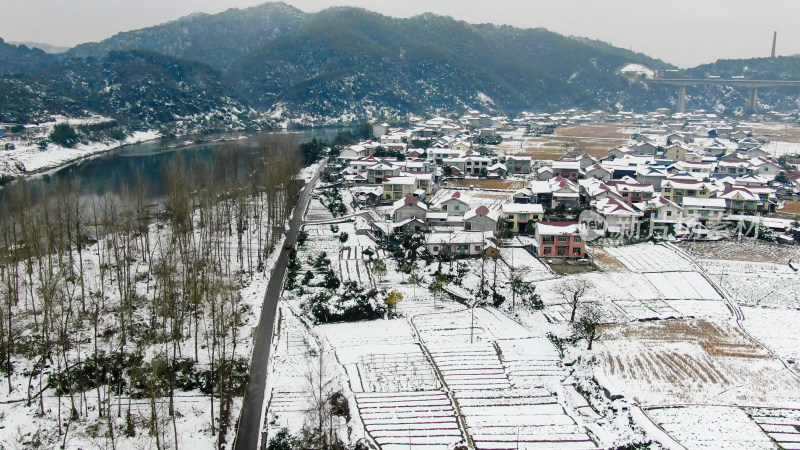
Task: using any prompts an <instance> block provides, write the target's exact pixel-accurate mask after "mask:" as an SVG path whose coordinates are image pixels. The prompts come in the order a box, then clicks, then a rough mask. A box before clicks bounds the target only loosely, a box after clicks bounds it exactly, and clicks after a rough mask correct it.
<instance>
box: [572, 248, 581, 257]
mask: <svg viewBox="0 0 800 450" xmlns="http://www.w3.org/2000/svg"><path fill="white" fill-rule="evenodd" d="M572 254H573V255H578V256H580V254H581V248H580V247H574V248H573V249H572Z"/></svg>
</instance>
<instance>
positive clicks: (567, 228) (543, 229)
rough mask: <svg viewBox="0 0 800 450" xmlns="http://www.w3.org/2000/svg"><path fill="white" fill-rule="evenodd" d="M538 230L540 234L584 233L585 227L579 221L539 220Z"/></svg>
mask: <svg viewBox="0 0 800 450" xmlns="http://www.w3.org/2000/svg"><path fill="white" fill-rule="evenodd" d="M536 231H537V233H538V234H539V235H540V236H560V235H565V234H583V232H584V230H583V227H582V226H581V224H580V223H578V222H537V223H536Z"/></svg>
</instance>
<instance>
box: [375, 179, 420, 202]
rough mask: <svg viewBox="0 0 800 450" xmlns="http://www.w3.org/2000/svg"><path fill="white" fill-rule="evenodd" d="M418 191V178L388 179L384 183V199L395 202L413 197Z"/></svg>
mask: <svg viewBox="0 0 800 450" xmlns="http://www.w3.org/2000/svg"><path fill="white" fill-rule="evenodd" d="M416 190H417V179H416V177H413V176H404V177H391V178H387V179H386V180H384V182H383V199H384V200H388V201H390V202H394V201H397V200H401V199H404V198H406V197H408V196H410V195H413V194H414V191H416Z"/></svg>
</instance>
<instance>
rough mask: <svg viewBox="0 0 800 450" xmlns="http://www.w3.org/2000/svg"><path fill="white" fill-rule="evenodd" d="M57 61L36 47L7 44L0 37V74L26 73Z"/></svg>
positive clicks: (54, 57)
mask: <svg viewBox="0 0 800 450" xmlns="http://www.w3.org/2000/svg"><path fill="white" fill-rule="evenodd" d="M57 62H58V58H57V57H56V56H54V55H50V54H47V53H45V52H43V51H42V50H39V49H38V48H28V47H26V46H24V45H12V44H7V43H6V42H5V41H4V40H3V39H2V38H0V75H27V74H30V73H32V72H34V71H38V70H41V69H43V68H46V67H49V66H50V65H52V64H55V63H57Z"/></svg>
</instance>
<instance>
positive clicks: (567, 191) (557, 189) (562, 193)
mask: <svg viewBox="0 0 800 450" xmlns="http://www.w3.org/2000/svg"><path fill="white" fill-rule="evenodd" d="M548 183H549V184H550V193H551V195H552V197H553V199H552V203H551V208H553V209H555V208H558V207H562V208H566V209H574V208H577V207H578V205H580V200H581V196H580V187H579V186H578V185H577V184H575V183H573V182H571V181H569V180H567V179H564V178H562V177H555V178H553V179H551V180H549V181H548Z"/></svg>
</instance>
